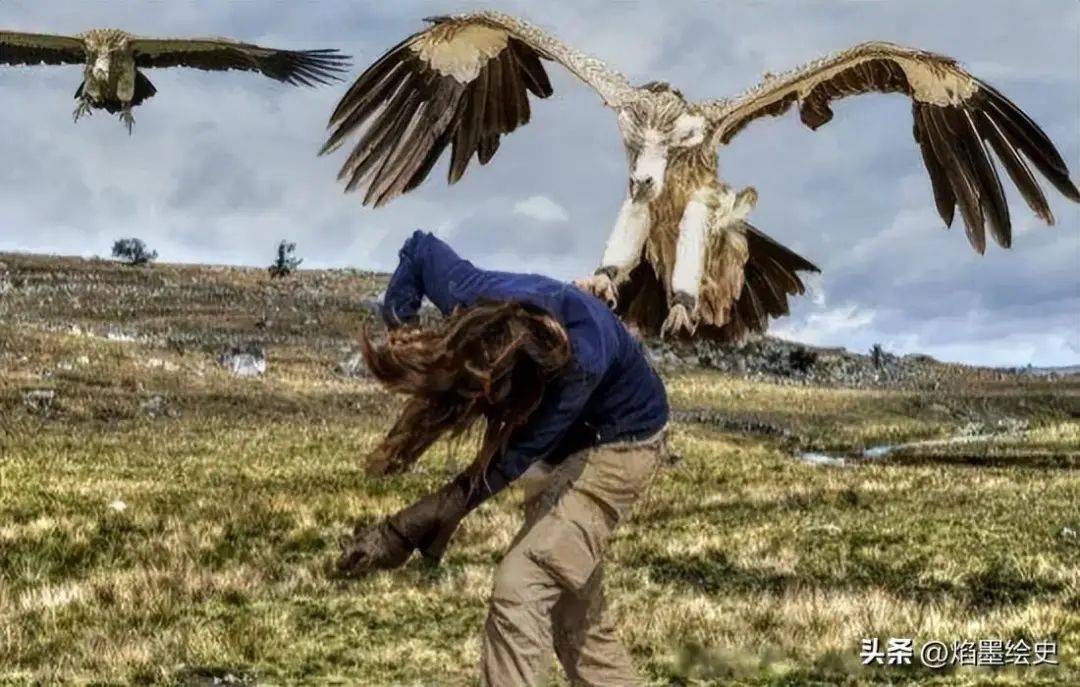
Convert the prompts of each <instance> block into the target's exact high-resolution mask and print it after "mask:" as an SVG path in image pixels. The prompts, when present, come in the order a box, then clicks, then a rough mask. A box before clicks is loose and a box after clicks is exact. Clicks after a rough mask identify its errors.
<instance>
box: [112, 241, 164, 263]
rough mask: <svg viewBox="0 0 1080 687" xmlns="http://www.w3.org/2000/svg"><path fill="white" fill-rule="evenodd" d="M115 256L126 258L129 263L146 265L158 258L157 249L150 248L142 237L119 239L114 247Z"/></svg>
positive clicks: (113, 253)
mask: <svg viewBox="0 0 1080 687" xmlns="http://www.w3.org/2000/svg"><path fill="white" fill-rule="evenodd" d="M112 255H113V257H114V258H118V259H120V260H124V261H126V262H127V264H129V265H145V264H147V263H150V262H153V261H154V260H157V256H158V254H157V251H156V250H149V249H147V247H146V243H144V242H143V240H142V239H118V240H117V241H116V243H114V244H113V247H112Z"/></svg>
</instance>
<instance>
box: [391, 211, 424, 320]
mask: <svg viewBox="0 0 1080 687" xmlns="http://www.w3.org/2000/svg"><path fill="white" fill-rule="evenodd" d="M423 236H424V234H423V232H421V231H416V232H415V233H414V234H413V235H412V236H411V237H409V239H408V240H407V241H405V243H404V245H402V246H401V250H399V251H398V266H397V269H396V270H394V274H393V275H392V276H391V277H390V284H389V285H388V286H387V287H386V293H385V294H384V295H383V302H382V317H383V322H385V323H386V326H387V327H390V328H391V329H393V328H395V327H399V326H401V325H403V324H410V323H412V322H415V321H416V313H417V311H418V310H419V309H420V302H421V301H422V300H423V298H424V282H423V279H422V276H421V264H420V262H419V260H418V257H419V256H418V254H417V253H418V248H419V245H418V244H419V243H420V242H421V240H422V239H423Z"/></svg>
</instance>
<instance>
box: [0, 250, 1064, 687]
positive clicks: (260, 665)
mask: <svg viewBox="0 0 1080 687" xmlns="http://www.w3.org/2000/svg"><path fill="white" fill-rule="evenodd" d="M2 259H3V260H4V261H5V262H6V263H7V264H8V265H9V266H10V267H12V268H13V271H14V273H15V275H16V278H17V279H19V280H20V282H19V286H17V287H16V288H15V289H13V290H11V291H9V292H8V293H6V294H3V295H0V418H2V419H0V682H5V681H7V682H12V683H22V682H27V683H33V682H53V681H58V680H68V681H72V682H92V681H93V682H105V683H129V682H159V683H190V682H211V681H212V680H213V678H215V677H218V678H222V677H225V676H227V675H233V676H234V677H237V678H239V679H242V680H251V681H261V682H267V683H305V682H310V683H320V684H322V683H327V682H335V681H336V682H340V683H350V684H354V683H359V684H373V685H383V684H452V685H456V684H470V683H471V682H472V680H473V671H474V664H475V662H476V657H477V655H478V651H479V634H478V633H479V630H480V627H481V624H482V621H483V616H484V613H485V600H486V597H487V593H488V590H489V585H490V579H491V573H492V570H493V567H494V565H495V563H496V562H497V561H498V558H499V556H500V554H501V551H502V550H503V549H504V547H505V546H506V545H507V543H508V542H509V540H510V538H511V536H512V535H513V532H514V530H515V529H516V527H517V526H518V524H519V517H518V513H517V510H516V495H515V494H513V493H510V494H507V495H505V496H504V497H501V498H499V499H497V500H496V501H495V502H493V503H490V504H486V505H485V506H484V507H482V508H481V509H480V511H478V512H477V513H475V514H474V515H472V516H470V518H469V519H468V520H467V521H466V523H465V526H464V528H463V529H462V531H461V532H460V534H459V536H458V539H457V540H456V542H455V545H454V547H453V548H452V549H451V552H450V554H449V556H448V558H447V559H446V560H445V561H444V564H443V565H442V566H441V567H439V568H428V567H425V566H424V565H422V564H420V563H418V562H414V563H412V564H410V565H409V566H407V567H406V568H405V569H403V570H401V571H397V572H395V573H392V574H380V575H376V576H373V577H371V578H369V579H365V580H361V581H358V582H345V581H340V580H337V579H334V578H333V577H331V576H329V575H328V574H327V569H326V565H327V563H328V562H329V561H330V560H332V559H333V557H334V555H335V553H336V544H335V540H336V538H337V536H338V535H340V534H341V533H343V532H345V531H346V530H347V529H348V528H349V527H350V525H351V523H352V522H353V521H354V520H355V519H357V518H361V519H374V518H376V517H379V516H380V515H383V514H386V513H388V512H390V511H392V510H394V509H395V508H398V507H399V506H401V505H403V504H405V503H407V502H409V501H410V500H412V499H413V498H415V497H416V496H417V495H419V494H420V493H423V492H424V491H426V490H428V489H430V488H432V487H434V486H435V485H437V484H439V483H440V482H441V481H442V480H444V479H445V478H446V476H447V475H448V474H450V472H451V471H452V470H453V469H454V468H455V466H458V465H460V464H462V463H463V462H464V461H465V460H466V459H467V455H466V454H467V447H463V446H458V447H453V446H446V445H440V446H438V447H437V448H436V449H434V450H433V451H432V452H431V454H430V455H429V456H427V457H426V458H425V460H424V461H423V463H422V465H423V471H421V472H417V473H415V474H410V475H407V476H402V477H397V478H392V479H388V480H384V481H370V480H368V479H367V478H366V477H365V476H364V475H363V472H362V469H361V460H360V459H361V456H362V455H363V454H364V453H365V451H366V450H368V449H369V448H370V447H371V446H372V445H373V443H374V442H375V441H376V440H377V438H378V437H379V435H380V434H381V432H383V431H385V428H386V427H387V425H388V422H389V420H390V418H391V417H392V415H393V410H394V407H395V406H394V400H393V399H391V398H390V397H388V396H387V395H385V394H384V393H382V392H381V391H380V390H379V389H377V388H376V387H374V386H373V385H371V384H370V383H368V382H365V381H363V380H351V379H343V378H341V377H340V376H338V375H337V374H336V372H335V370H334V367H335V365H336V364H337V363H338V362H339V361H340V360H341V359H343V358H345V357H346V355H347V349H349V348H350V347H351V346H352V341H353V340H354V338H355V335H356V333H357V332H358V331H359V328H360V326H361V322H362V318H363V317H364V315H363V312H362V310H361V308H360V307H359V299H360V298H361V297H362V296H363V295H365V294H370V293H371V292H372V291H373V290H374V289H376V288H377V287H378V280H376V279H374V278H373V277H371V276H370V275H365V274H359V273H346V272H335V273H313V272H304V273H301V274H300V275H298V278H297V279H296V280H293V281H289V282H284V283H282V282H278V283H270V282H269V281H268V280H267V279H266V277H265V274H264V273H262V272H260V271H256V270H228V269H216V270H210V269H206V268H195V267H180V266H169V265H164V266H154V267H152V268H150V269H148V270H132V269H126V268H119V267H116V266H114V265H112V264H109V263H103V262H92V261H74V260H60V259H46V258H35V257H29V256H3V258H2ZM260 321H262V323H261V326H260ZM72 324H77V325H78V326H79V327H80V330H79V331H77V332H76V331H74V330H72V329H71V327H70V325H72ZM110 328H116V329H119V330H124V331H127V332H128V333H134V334H138V335H139V337H140V338H138V340H136V341H111V340H108V339H107V338H104V337H103V336H101V335H102V334H104V333H106V332H107V331H108V330H109V329H110ZM88 332H89V333H88ZM246 340H260V341H262V342H263V343H264V344H265V346H266V349H267V351H268V354H269V359H270V366H269V370H268V372H267V374H266V375H264V376H263V377H260V378H255V379H239V378H236V377H233V376H231V375H230V374H229V373H227V372H226V371H224V370H223V369H221V368H220V367H219V366H218V365H217V363H216V362H215V354H216V352H217V351H218V350H219V349H220V348H221V347H222V346H224V345H226V344H227V343H230V342H233V341H246ZM669 382H670V393H671V398H672V401H673V404H674V406H675V407H676V408H679V409H687V408H708V409H710V410H714V411H716V412H717V413H718V414H720V415H723V416H728V415H730V416H732V417H752V418H755V419H760V420H764V421H767V422H770V423H773V424H775V425H778V426H782V427H784V428H786V429H787V430H788V431H789V432H790V436H788V437H766V436H754V435H740V434H733V433H730V432H723V431H719V430H717V429H716V428H715V427H713V426H710V425H709V423H708V422H695V423H681V424H677V426H676V428H675V429H676V432H675V439H674V445H675V451H676V452H677V453H678V454H680V455H681V456H682V461H681V463H679V464H678V465H677V466H675V467H673V468H671V469H669V470H667V471H666V472H664V473H663V474H662V475H661V477H660V479H659V480H658V482H657V483H656V484H655V485H654V488H653V489H652V491H651V493H650V494H649V497H648V498H647V500H646V502H645V503H643V504H642V506H641V508H640V510H639V512H638V514H637V515H636V517H635V518H634V519H633V520H632V521H631V522H630V523H629V524H628V526H627V527H626V528H625V529H624V530H623V531H622V532H621V533H620V534H619V536H618V538H617V540H616V542H615V544H614V546H613V549H612V559H611V564H610V569H609V574H608V587H609V597H610V598H611V600H612V612H613V613H615V614H616V616H617V618H618V620H619V624H620V627H621V628H622V632H623V638H624V640H625V641H626V643H627V645H628V646H629V647H630V648H631V650H632V652H633V654H634V656H635V658H636V660H637V661H638V663H639V665H640V666H641V669H642V671H643V674H644V675H646V676H647V677H648V679H649V680H650V681H651V682H652V683H655V684H729V683H738V684H777V685H780V684H784V685H801V684H809V683H813V682H817V683H821V684H835V683H849V684H864V683H865V684H878V683H880V684H890V683H905V682H912V681H917V682H926V683H928V684H984V683H992V684H998V683H1001V684H1033V683H1036V682H1042V683H1047V684H1049V683H1058V684H1076V683H1078V682H1080V539H1078V538H1077V536H1076V535H1071V536H1070V535H1069V534H1068V532H1070V531H1072V532H1077V531H1080V505H1078V504H1080V476H1078V473H1077V470H1076V468H1077V464H1078V463H1077V461H1078V458H1080V421H1078V419H1077V418H1078V417H1080V405H1078V402H1077V399H1078V391H1080V386H1078V384H1077V383H1076V382H1075V381H1073V382H1069V381H1058V382H1046V381H1038V380H1030V379H1019V378H1015V379H1007V380H1005V381H994V380H992V379H983V378H978V379H975V378H970V379H969V378H967V377H965V376H963V375H959V374H958V375H957V377H956V382H955V384H950V385H948V386H947V387H945V388H942V389H940V390H939V391H937V392H935V393H933V394H930V395H928V394H926V393H924V392H917V391H908V390H901V389H875V390H851V389H827V388H815V387H798V386H785V385H778V384H773V383H768V382H751V381H747V380H743V379H737V378H733V377H728V376H724V375H720V374H717V373H711V372H704V371H697V372H680V373H678V374H675V375H673V376H671V377H670V379H669ZM43 389H48V390H52V391H53V392H54V393H55V396H54V397H53V399H52V400H51V402H49V403H47V404H46V405H48V407H47V408H45V407H38V408H32V407H29V406H28V405H27V403H26V402H24V396H25V394H26V393H27V392H29V391H33V390H43ZM155 397H160V398H161V399H163V400H161V401H154V403H156V404H157V405H156V406H148V405H146V404H147V402H148V401H153V399H154V398H155ZM155 408H156V409H155ZM1003 417H1012V418H1019V419H1022V420H1026V421H1027V422H1029V423H1030V425H1031V427H1032V430H1031V431H1030V432H1029V433H1027V434H1025V435H1021V436H1019V437H1013V438H1005V439H1003V440H1001V441H995V442H993V443H990V444H972V445H964V446H957V447H945V448H933V449H931V448H927V449H918V450H912V451H908V452H904V453H901V454H898V455H897V456H895V457H891V458H889V459H886V460H882V461H876V462H867V463H861V464H859V465H857V466H853V467H847V468H827V467H820V466H813V465H808V464H805V463H802V462H799V461H796V460H794V459H793V457H792V453H793V451H795V450H797V449H803V448H807V449H816V450H832V451H838V452H842V453H849V454H854V453H858V452H859V451H860V450H861V449H862V448H863V447H865V446H871V445H875V444H880V443H889V442H893V441H898V440H909V439H921V438H929V437H942V436H948V435H950V434H952V433H954V432H955V431H957V429H958V428H959V427H960V426H962V425H963V424H965V423H967V422H970V421H971V420H972V419H982V420H984V421H985V422H987V423H988V424H989V423H992V422H993V421H994V419H995V418H1003ZM873 636H877V637H881V638H882V639H884V638H887V637H893V636H896V637H903V636H910V637H915V638H918V639H919V640H920V641H923V640H928V639H941V640H945V641H947V642H948V641H951V640H960V639H972V640H978V639H984V638H985V639H990V638H1002V639H1009V638H1016V637H1025V638H1027V639H1029V640H1032V639H1036V640H1041V639H1054V640H1056V641H1057V642H1058V645H1059V657H1058V660H1059V661H1060V662H1061V664H1062V665H1061V666H1059V667H1056V668H1055V667H1049V668H1038V669H1036V668H1010V669H1007V670H1000V671H990V670H987V669H979V670H974V669H958V668H952V669H949V670H944V671H936V672H932V671H928V670H923V669H919V668H911V667H906V668H897V669H886V668H869V669H864V668H862V667H860V665H859V660H858V646H859V640H860V639H861V638H863V637H873Z"/></svg>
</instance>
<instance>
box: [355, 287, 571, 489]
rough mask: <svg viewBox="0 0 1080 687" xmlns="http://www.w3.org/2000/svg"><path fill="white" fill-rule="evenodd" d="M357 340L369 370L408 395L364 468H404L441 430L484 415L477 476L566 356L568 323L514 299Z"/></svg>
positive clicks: (458, 428)
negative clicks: (377, 340) (380, 339)
mask: <svg viewBox="0 0 1080 687" xmlns="http://www.w3.org/2000/svg"><path fill="white" fill-rule="evenodd" d="M361 343H362V345H363V354H364V360H365V361H366V362H367V366H368V369H369V370H370V371H371V374H372V375H373V376H374V377H375V378H376V379H378V380H379V381H380V382H381V383H382V384H383V386H385V387H386V388H388V389H390V390H392V391H397V392H400V393H404V394H407V395H408V396H409V397H410V398H409V400H408V401H407V402H406V404H405V407H404V409H403V410H402V411H401V414H400V415H399V416H398V419H397V421H396V422H395V423H394V425H393V427H392V428H391V429H390V431H389V433H388V434H387V435H386V438H384V439H383V440H382V442H381V443H380V444H379V446H378V447H376V448H375V450H374V451H372V453H371V454H369V455H368V457H367V470H368V473H369V474H377V475H383V474H388V473H398V472H402V471H404V470H406V469H407V468H409V467H410V466H411V465H412V464H413V463H415V462H416V460H417V459H419V458H420V456H421V455H422V454H423V453H424V451H425V450H427V448H428V447H429V446H431V444H433V443H434V442H435V440H436V439H438V438H439V437H440V436H442V435H443V434H448V435H449V436H459V435H461V434H462V433H463V432H465V431H466V430H467V429H469V428H470V427H471V426H472V425H473V424H474V423H475V422H476V421H477V420H479V419H480V418H481V417H482V418H484V419H485V420H486V421H487V424H486V427H485V429H484V434H483V440H482V441H481V443H480V448H479V450H478V451H477V454H476V458H475V459H474V460H473V463H472V465H471V466H470V468H469V472H470V474H471V475H472V476H473V479H474V480H478V479H480V478H481V477H482V476H483V475H484V473H485V471H486V470H487V467H488V463H489V462H490V461H491V459H492V457H493V456H494V455H495V454H496V453H497V452H498V451H500V450H501V449H502V448H504V447H505V446H506V444H507V442H508V441H509V439H510V435H511V434H512V433H513V431H514V430H515V429H516V428H517V427H520V426H521V425H523V424H524V423H525V422H526V420H527V419H528V417H529V415H531V414H532V412H533V411H534V410H535V409H536V407H537V405H539V403H540V399H541V396H542V395H543V393H544V388H545V387H546V385H547V382H548V381H549V380H550V379H551V378H552V377H553V376H555V375H556V374H558V373H559V372H560V371H561V370H563V369H564V368H565V367H566V365H567V364H568V363H569V361H570V342H569V340H568V339H567V336H566V330H564V329H563V327H562V326H561V325H560V324H559V323H558V322H557V321H555V320H554V319H553V318H552V317H550V316H549V315H547V314H545V313H543V312H541V311H539V310H537V309H535V308H532V307H529V306H525V305H523V304H520V303H514V302H502V303H485V304H481V305H476V306H474V307H471V308H459V309H457V310H456V311H455V312H454V313H453V314H451V315H450V317H449V318H447V319H446V320H445V321H444V322H442V323H441V324H440V325H438V326H435V327H427V328H420V327H410V328H405V329H398V330H393V331H391V332H390V333H389V335H388V339H387V342H386V344H385V345H382V346H376V345H375V344H374V343H373V342H372V341H371V338H370V337H369V335H368V331H367V330H366V329H365V331H364V333H363V336H362V338H361Z"/></svg>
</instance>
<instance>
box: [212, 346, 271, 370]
mask: <svg viewBox="0 0 1080 687" xmlns="http://www.w3.org/2000/svg"><path fill="white" fill-rule="evenodd" d="M218 362H219V363H220V364H221V366H222V367H224V368H226V369H228V370H229V371H230V372H232V373H233V374H234V375H236V376H237V377H258V376H259V375H261V374H263V373H264V372H266V353H265V352H263V350H262V349H261V348H259V346H258V345H256V344H249V345H247V346H245V347H242V348H241V347H238V346H234V347H232V348H231V349H229V351H228V352H226V353H224V354H222V355H221V356H220V357H219V358H218Z"/></svg>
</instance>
